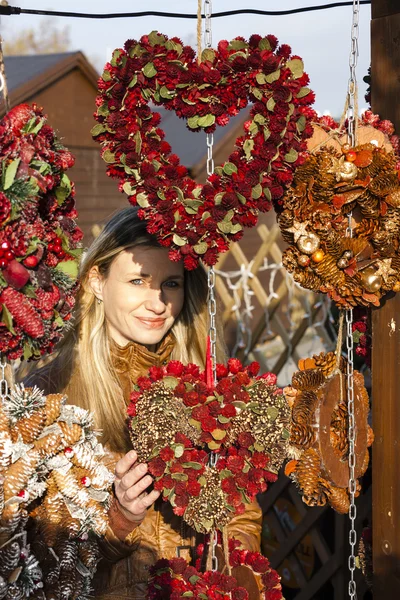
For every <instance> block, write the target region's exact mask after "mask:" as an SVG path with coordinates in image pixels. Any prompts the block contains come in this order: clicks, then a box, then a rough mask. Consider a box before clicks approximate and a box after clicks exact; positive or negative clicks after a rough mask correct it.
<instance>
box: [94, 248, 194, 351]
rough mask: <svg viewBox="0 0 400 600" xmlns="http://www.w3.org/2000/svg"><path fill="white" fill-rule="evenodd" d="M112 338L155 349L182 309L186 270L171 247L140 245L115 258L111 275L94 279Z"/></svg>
mask: <svg viewBox="0 0 400 600" xmlns="http://www.w3.org/2000/svg"><path fill="white" fill-rule="evenodd" d="M91 282H92V288H93V290H94V292H95V294H96V296H97V297H98V298H100V299H101V300H103V303H104V312H105V316H106V319H107V325H108V328H109V332H110V334H111V337H112V338H113V340H114V341H115V342H117V344H119V345H121V346H125V345H126V344H127V343H128V342H131V341H134V342H138V343H139V344H143V345H144V346H147V347H148V348H149V349H153V346H154V345H155V344H158V343H159V342H160V341H161V340H162V338H163V337H164V336H165V334H166V333H167V332H168V331H169V330H170V329H171V327H172V325H173V324H174V321H175V319H176V318H177V317H178V315H179V313H180V312H181V310H182V306H183V301H184V271H183V265H182V263H181V262H179V263H176V262H172V261H170V260H169V258H168V249H167V248H151V247H148V246H137V247H135V248H133V249H132V250H124V251H122V252H121V253H120V254H118V256H117V257H116V258H115V259H114V260H113V262H112V263H111V266H110V270H109V274H108V276H107V278H105V279H102V278H97V279H96V278H94V279H92V280H91Z"/></svg>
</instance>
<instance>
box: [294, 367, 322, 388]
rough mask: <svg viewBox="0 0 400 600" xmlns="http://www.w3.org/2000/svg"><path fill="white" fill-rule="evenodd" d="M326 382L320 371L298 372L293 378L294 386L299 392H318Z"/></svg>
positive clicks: (306, 370) (307, 370)
mask: <svg viewBox="0 0 400 600" xmlns="http://www.w3.org/2000/svg"><path fill="white" fill-rule="evenodd" d="M324 381H325V377H324V375H323V373H322V371H320V370H319V369H305V370H304V371H296V372H295V373H294V374H293V376H292V386H293V387H294V388H296V389H297V390H316V389H318V388H319V387H320V386H321V385H322V384H323V383H324Z"/></svg>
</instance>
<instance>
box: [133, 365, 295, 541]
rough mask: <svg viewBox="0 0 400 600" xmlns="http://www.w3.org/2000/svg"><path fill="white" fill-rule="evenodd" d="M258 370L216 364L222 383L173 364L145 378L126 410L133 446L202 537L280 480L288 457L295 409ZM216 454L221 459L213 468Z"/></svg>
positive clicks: (273, 379)
mask: <svg viewBox="0 0 400 600" xmlns="http://www.w3.org/2000/svg"><path fill="white" fill-rule="evenodd" d="M258 369H259V365H258V363H252V364H251V365H249V366H247V367H243V366H242V365H241V363H240V361H239V360H237V359H230V360H229V361H228V366H227V367H225V366H224V365H218V369H217V378H218V381H217V384H216V386H215V387H210V386H208V385H207V383H206V376H205V372H200V371H199V368H198V367H197V366H196V365H193V364H189V365H187V366H183V365H182V364H181V363H180V362H178V361H171V362H170V363H169V364H168V365H167V366H166V367H152V368H151V369H150V371H149V376H148V377H142V378H139V380H138V382H137V390H136V391H134V392H133V393H132V397H131V400H132V401H131V404H130V406H129V409H128V414H129V415H130V416H129V429H130V435H131V440H132V444H133V447H134V448H135V450H137V452H138V457H139V460H140V461H144V462H148V464H149V472H150V473H151V474H152V475H153V477H154V478H155V483H154V488H155V489H156V490H160V491H162V494H163V499H164V500H168V501H169V502H170V503H171V504H172V506H173V507H174V512H175V514H177V515H180V516H182V517H183V519H184V520H185V521H186V522H187V523H188V524H189V525H191V526H192V527H194V528H195V529H196V530H197V531H200V532H207V531H210V530H211V529H214V528H218V529H222V527H223V526H224V525H226V524H227V523H228V522H229V521H230V519H231V518H232V517H233V516H234V515H235V514H240V513H242V512H243V511H244V509H245V503H248V502H251V501H252V500H254V498H255V496H256V494H257V493H259V492H262V491H265V490H266V488H267V482H269V481H270V482H271V481H276V479H277V475H276V473H277V472H278V470H279V468H280V466H281V464H282V461H283V460H284V458H285V456H287V445H288V438H289V430H288V425H289V418H290V411H289V406H288V404H287V402H286V400H285V398H284V396H283V395H282V393H281V390H280V389H279V388H277V387H276V385H275V384H276V376H275V375H273V374H271V373H267V374H265V375H262V376H261V377H256V375H257V372H258ZM210 451H212V452H214V458H217V461H216V464H214V463H213V462H212V463H211V464H210V463H209V459H210Z"/></svg>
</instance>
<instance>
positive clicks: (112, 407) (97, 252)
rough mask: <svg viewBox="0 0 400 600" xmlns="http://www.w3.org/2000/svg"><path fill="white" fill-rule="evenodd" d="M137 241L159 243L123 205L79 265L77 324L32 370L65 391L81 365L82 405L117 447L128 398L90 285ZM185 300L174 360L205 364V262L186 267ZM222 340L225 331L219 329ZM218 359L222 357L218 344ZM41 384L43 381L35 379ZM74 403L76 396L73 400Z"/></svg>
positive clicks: (138, 243) (119, 447) (122, 433)
mask: <svg viewBox="0 0 400 600" xmlns="http://www.w3.org/2000/svg"><path fill="white" fill-rule="evenodd" d="M137 246H144V247H160V245H159V244H158V242H157V240H156V238H155V237H154V236H152V235H150V234H149V233H148V232H147V230H146V223H145V222H144V221H142V220H140V219H139V218H138V216H137V208H134V207H130V208H126V209H123V210H122V211H120V212H118V213H117V214H116V215H114V216H113V217H112V218H111V219H110V221H109V222H108V223H107V224H106V226H105V228H104V229H103V231H102V232H101V233H100V235H99V236H98V237H97V239H96V240H95V241H94V242H93V243H92V245H91V246H90V248H89V249H88V251H87V252H86V254H85V256H84V259H83V261H82V264H81V269H80V289H79V292H78V295H77V301H76V306H75V310H74V318H73V326H72V327H71V329H70V330H69V332H68V333H67V334H66V335H65V337H64V339H63V340H62V342H61V344H60V346H59V349H58V352H57V354H56V355H55V357H54V359H52V360H51V361H50V362H49V364H47V365H46V366H44V367H43V368H42V369H40V371H39V373H38V372H36V373H34V372H33V374H32V376H31V377H29V379H30V380H31V381H33V382H36V379H37V378H39V379H41V380H42V381H45V382H47V384H46V385H45V387H46V388H48V390H49V391H52V392H54V391H63V390H64V389H65V388H66V387H67V385H68V383H69V381H70V379H71V377H72V374H73V372H74V370H75V368H76V365H79V373H80V383H81V389H80V393H79V405H80V406H82V407H83V408H86V409H88V410H90V411H91V412H93V414H94V416H95V424H96V427H98V428H100V429H102V430H103V439H102V442H103V443H107V444H108V445H109V447H110V449H112V450H114V451H125V450H126V447H127V440H126V427H125V418H126V417H125V411H126V407H125V402H124V398H123V394H122V389H121V387H120V385H119V382H118V378H117V375H116V373H115V371H114V368H113V364H112V361H111V356H110V344H109V343H110V339H109V336H108V333H107V327H106V318H105V314H104V306H103V303H102V302H101V303H98V302H97V299H96V297H95V295H94V293H93V291H92V288H91V286H90V284H89V274H90V272H91V270H92V269H93V267H97V268H98V270H99V272H100V274H101V276H102V277H104V278H107V276H108V273H109V270H110V266H111V264H112V262H113V260H114V259H115V258H116V256H117V255H118V254H119V253H120V252H122V251H123V250H126V249H128V248H129V249H133V248H135V247H137ZM184 286H185V296H184V305H183V308H182V311H181V313H180V315H179V317H178V318H177V319H176V321H175V323H174V325H173V326H172V328H171V332H172V333H173V335H174V337H175V339H176V344H175V346H174V349H173V352H172V355H171V359H175V360H180V361H182V362H183V363H189V362H192V363H195V364H197V365H199V366H200V367H204V362H205V346H206V344H205V340H206V336H207V332H208V314H207V295H208V288H207V274H206V271H205V269H204V268H203V266H199V267H197V269H195V270H193V271H185V282H184ZM219 338H220V340H222V335H221V333H219ZM218 348H219V357H218V359H219V360H221V359H222V360H223V358H224V348H223V344H221V343H218ZM37 383H38V385H39V386H40V382H37ZM73 401H74V402H76V399H75V398H74V400H73Z"/></svg>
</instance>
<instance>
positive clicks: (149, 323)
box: [136, 317, 165, 329]
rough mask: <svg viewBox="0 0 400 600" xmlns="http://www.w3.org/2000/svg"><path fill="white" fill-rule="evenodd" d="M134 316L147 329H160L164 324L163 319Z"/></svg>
mask: <svg viewBox="0 0 400 600" xmlns="http://www.w3.org/2000/svg"><path fill="white" fill-rule="evenodd" d="M136 318H137V320H138V321H140V322H141V323H142V324H143V325H145V326H146V327H148V328H149V329H161V328H162V327H163V326H164V324H165V319H144V318H142V317H136Z"/></svg>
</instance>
